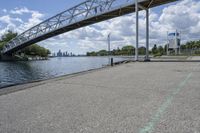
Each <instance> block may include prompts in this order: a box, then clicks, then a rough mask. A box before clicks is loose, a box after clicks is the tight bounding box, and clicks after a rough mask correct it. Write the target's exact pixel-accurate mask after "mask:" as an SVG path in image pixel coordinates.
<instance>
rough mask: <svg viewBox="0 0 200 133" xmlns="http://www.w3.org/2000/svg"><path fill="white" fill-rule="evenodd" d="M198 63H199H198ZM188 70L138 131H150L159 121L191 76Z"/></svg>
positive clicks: (146, 132) (147, 132)
mask: <svg viewBox="0 0 200 133" xmlns="http://www.w3.org/2000/svg"><path fill="white" fill-rule="evenodd" d="M199 65H200V64H199ZM192 74H193V73H192V72H190V73H189V74H188V75H187V77H186V78H185V79H184V80H183V81H182V82H181V83H180V84H179V85H178V87H177V88H176V89H175V91H174V92H173V93H172V94H171V95H170V96H168V97H167V98H166V100H165V102H164V103H163V104H162V105H161V106H160V107H159V108H158V110H157V112H156V114H155V115H154V116H153V117H152V118H151V120H150V122H148V123H147V124H146V126H144V127H143V128H141V129H140V130H139V133H152V132H153V130H154V128H155V125H156V124H157V123H158V122H159V121H160V118H161V116H162V115H163V114H164V113H165V110H166V109H167V108H168V107H169V106H170V105H171V103H172V101H173V99H174V97H175V95H177V94H178V93H179V92H180V91H181V90H182V89H183V87H184V85H185V84H186V83H187V82H188V81H189V79H190V78H191V76H192Z"/></svg>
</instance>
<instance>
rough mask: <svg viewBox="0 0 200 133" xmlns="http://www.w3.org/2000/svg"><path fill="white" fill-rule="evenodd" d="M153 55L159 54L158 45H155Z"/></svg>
mask: <svg viewBox="0 0 200 133" xmlns="http://www.w3.org/2000/svg"><path fill="white" fill-rule="evenodd" d="M152 53H153V54H157V53H158V49H157V45H156V44H154V46H153V48H152Z"/></svg>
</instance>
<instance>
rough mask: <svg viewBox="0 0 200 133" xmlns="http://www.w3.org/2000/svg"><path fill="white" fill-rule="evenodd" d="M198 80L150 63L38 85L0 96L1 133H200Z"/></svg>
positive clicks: (177, 68)
mask: <svg viewBox="0 0 200 133" xmlns="http://www.w3.org/2000/svg"><path fill="white" fill-rule="evenodd" d="M199 79H200V63H195V62H194V63H192V62H171V63H170V62H149V63H129V64H123V65H119V66H116V67H113V68H104V69H100V70H95V71H93V72H89V73H85V74H78V75H76V76H70V77H67V76H66V77H61V78H58V79H54V80H49V81H44V82H40V83H38V84H37V83H36V84H35V85H31V86H29V87H28V86H26V87H25V88H24V89H23V90H21V91H16V92H14V93H9V94H6V95H1V96H0V133H151V132H152V133H200V82H199V81H200V80H199ZM21 87H22V86H21ZM19 88H20V87H19ZM8 89H9V88H8Z"/></svg>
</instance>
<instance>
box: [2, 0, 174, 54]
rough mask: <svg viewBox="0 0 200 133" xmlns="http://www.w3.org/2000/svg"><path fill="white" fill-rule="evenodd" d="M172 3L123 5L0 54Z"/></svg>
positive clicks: (152, 0)
mask: <svg viewBox="0 0 200 133" xmlns="http://www.w3.org/2000/svg"><path fill="white" fill-rule="evenodd" d="M140 1H141V2H140ZM174 1H177V0H138V5H137V4H136V3H134V2H133V3H132V4H130V5H124V6H121V7H117V8H113V9H111V10H109V11H106V12H102V13H100V14H98V15H97V16H91V17H88V18H86V19H84V20H81V21H79V22H76V23H72V24H68V25H66V26H64V27H62V28H57V29H54V30H52V31H51V32H47V33H45V34H43V35H40V36H38V37H35V38H31V39H30V40H26V41H24V42H23V43H21V44H20V45H16V46H14V47H11V48H6V49H4V51H3V52H2V53H3V54H12V53H14V52H16V51H18V50H20V49H23V48H25V47H27V46H29V45H32V44H34V43H37V42H39V41H42V40H45V39H48V38H51V37H54V36H57V35H59V34H62V33H65V32H69V31H72V30H75V29H78V28H81V27H84V26H88V25H91V24H95V23H98V22H102V21H105V20H108V19H112V18H115V17H119V16H123V15H126V14H129V13H133V12H136V14H137V7H138V11H140V10H148V9H149V8H152V7H156V6H159V5H163V4H167V3H170V2H174ZM147 13H148V12H147ZM147 17H148V15H147ZM137 20H138V18H136V21H137ZM58 23H59V22H58ZM136 26H137V27H136V29H137V28H138V25H136ZM147 28H148V22H147ZM147 32H149V31H148V29H147ZM147 37H148V34H147ZM147 39H149V38H147ZM147 41H148V40H147ZM136 43H137V42H136ZM147 43H148V42H147Z"/></svg>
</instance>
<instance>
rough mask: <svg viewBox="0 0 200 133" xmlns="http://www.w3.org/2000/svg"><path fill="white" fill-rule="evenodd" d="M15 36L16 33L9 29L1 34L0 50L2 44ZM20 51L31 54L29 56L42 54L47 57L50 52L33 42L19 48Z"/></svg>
mask: <svg viewBox="0 0 200 133" xmlns="http://www.w3.org/2000/svg"><path fill="white" fill-rule="evenodd" d="M16 36H17V33H15V32H13V31H11V30H9V31H8V32H6V33H5V34H4V35H2V37H1V40H0V50H2V49H3V47H4V45H5V44H6V43H7V42H9V41H10V40H11V39H13V38H15V37H16ZM20 51H21V53H24V54H25V55H31V56H36V55H37V56H42V57H47V56H48V55H49V54H51V52H50V51H49V50H48V49H45V48H43V47H41V46H39V45H37V44H33V45H31V46H28V47H26V48H24V49H22V50H20Z"/></svg>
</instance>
